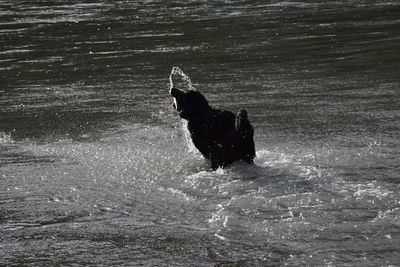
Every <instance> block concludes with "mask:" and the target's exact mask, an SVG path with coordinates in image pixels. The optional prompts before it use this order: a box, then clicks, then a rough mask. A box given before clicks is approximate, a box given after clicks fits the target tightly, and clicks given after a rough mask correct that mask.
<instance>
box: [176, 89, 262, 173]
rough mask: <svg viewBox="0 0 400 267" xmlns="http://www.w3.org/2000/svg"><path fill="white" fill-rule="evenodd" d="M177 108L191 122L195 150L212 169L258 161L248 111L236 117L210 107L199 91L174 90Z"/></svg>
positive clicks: (228, 112)
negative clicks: (206, 160) (236, 162)
mask: <svg viewBox="0 0 400 267" xmlns="http://www.w3.org/2000/svg"><path fill="white" fill-rule="evenodd" d="M170 93H171V95H172V96H173V97H174V98H175V104H174V108H175V109H176V110H177V111H178V112H179V115H180V117H181V118H183V119H185V120H187V121H188V129H189V132H190V135H191V138H192V141H193V143H194V145H195V146H196V148H197V149H198V150H199V151H200V152H201V154H203V156H204V157H205V158H207V159H210V160H211V167H212V168H213V169H217V168H218V167H225V166H227V165H229V164H231V163H232V162H234V161H236V160H244V161H246V162H248V163H252V162H253V159H254V158H255V148H254V140H253V135H254V130H253V127H252V126H251V124H250V122H249V120H248V118H247V112H246V110H241V111H240V112H239V113H238V114H237V115H235V114H233V113H232V112H230V111H225V110H217V109H214V108H212V107H210V105H209V104H208V102H207V100H206V99H205V97H204V96H203V95H202V94H201V93H199V92H198V91H192V90H191V91H187V92H185V91H182V90H180V89H176V88H172V89H171V91H170Z"/></svg>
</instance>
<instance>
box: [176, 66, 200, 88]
mask: <svg viewBox="0 0 400 267" xmlns="http://www.w3.org/2000/svg"><path fill="white" fill-rule="evenodd" d="M171 74H172V75H174V77H175V78H179V80H178V82H179V83H183V86H184V87H183V88H182V89H187V90H192V91H196V88H195V87H194V86H193V83H192V81H191V80H190V77H189V76H188V75H186V74H185V73H184V72H183V71H182V70H181V69H180V68H178V67H173V68H172V71H171Z"/></svg>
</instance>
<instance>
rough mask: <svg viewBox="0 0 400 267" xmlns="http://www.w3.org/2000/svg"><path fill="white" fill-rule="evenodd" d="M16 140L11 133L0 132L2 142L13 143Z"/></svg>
mask: <svg viewBox="0 0 400 267" xmlns="http://www.w3.org/2000/svg"><path fill="white" fill-rule="evenodd" d="M12 143H14V140H13V139H12V137H11V134H7V133H4V132H0V144H12Z"/></svg>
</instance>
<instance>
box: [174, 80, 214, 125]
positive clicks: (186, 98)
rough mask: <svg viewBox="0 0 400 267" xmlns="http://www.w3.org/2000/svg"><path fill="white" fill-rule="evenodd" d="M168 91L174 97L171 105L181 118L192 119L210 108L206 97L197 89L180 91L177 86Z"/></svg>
mask: <svg viewBox="0 0 400 267" xmlns="http://www.w3.org/2000/svg"><path fill="white" fill-rule="evenodd" d="M170 93H171V95H172V97H173V98H174V103H173V105H172V106H173V107H174V108H175V109H176V111H178V112H179V116H180V117H181V118H183V119H186V120H189V119H192V118H194V117H196V116H199V115H201V114H202V113H203V112H204V111H206V110H207V109H209V108H210V106H209V105H208V102H207V100H206V98H205V97H204V96H203V95H202V94H201V93H199V92H198V91H193V90H189V91H182V90H180V89H177V88H171V90H170Z"/></svg>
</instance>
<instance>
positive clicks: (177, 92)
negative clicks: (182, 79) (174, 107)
mask: <svg viewBox="0 0 400 267" xmlns="http://www.w3.org/2000/svg"><path fill="white" fill-rule="evenodd" d="M169 92H170V94H171V95H172V96H173V97H178V96H181V95H183V94H185V92H184V91H182V90H180V89H177V88H174V87H173V88H171V90H170V91H169Z"/></svg>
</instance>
